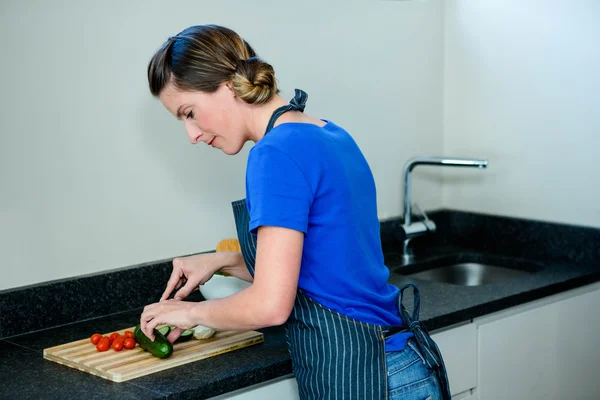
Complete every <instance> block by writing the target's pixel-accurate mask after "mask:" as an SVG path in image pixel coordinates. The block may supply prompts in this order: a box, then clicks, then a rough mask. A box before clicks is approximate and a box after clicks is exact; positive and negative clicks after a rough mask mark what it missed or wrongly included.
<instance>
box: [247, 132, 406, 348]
mask: <svg viewBox="0 0 600 400" xmlns="http://www.w3.org/2000/svg"><path fill="white" fill-rule="evenodd" d="M325 122H327V124H326V125H325V126H324V127H319V126H317V125H314V124H306V123H295V122H292V123H282V124H280V125H278V126H276V127H275V128H273V129H272V130H271V131H270V132H269V133H268V134H267V135H266V136H265V137H264V138H263V139H261V140H260V141H258V142H257V143H256V145H254V147H253V148H252V149H251V150H250V154H249V156H248V165H247V169H246V202H247V206H248V211H249V213H250V232H252V233H253V234H256V232H257V229H258V227H259V226H278V227H284V228H289V229H294V230H298V231H301V232H304V233H305V236H304V249H303V252H302V263H301V267H300V277H299V281H298V286H299V287H300V288H301V289H302V290H303V291H304V292H305V294H306V295H308V296H309V297H310V298H312V299H313V300H315V301H317V302H318V303H320V304H322V305H323V306H325V307H327V308H330V309H332V310H334V311H337V312H339V313H340V314H343V315H347V316H349V317H351V318H354V319H357V320H359V321H363V322H367V323H372V324H376V325H401V324H402V322H401V318H400V315H399V312H398V304H397V301H398V291H399V290H398V288H397V287H395V286H393V285H391V284H389V283H388V282H387V281H388V277H389V270H388V268H387V267H386V266H385V264H384V260H383V253H382V249H381V237H380V226H379V219H378V217H377V201H376V191H375V181H374V179H373V175H372V173H371V169H370V168H369V165H368V163H367V161H366V159H365V157H364V156H363V154H362V152H361V151H360V149H359V147H358V145H357V144H356V142H355V141H354V139H353V138H352V137H351V136H350V134H349V133H348V132H346V131H345V130H344V129H343V128H341V127H339V126H337V125H335V124H334V123H332V122H330V121H325ZM410 336H412V334H411V333H399V334H396V335H394V336H392V337H391V338H388V339H387V341H386V351H396V350H402V349H403V348H404V346H405V344H406V340H408V338H409V337H410Z"/></svg>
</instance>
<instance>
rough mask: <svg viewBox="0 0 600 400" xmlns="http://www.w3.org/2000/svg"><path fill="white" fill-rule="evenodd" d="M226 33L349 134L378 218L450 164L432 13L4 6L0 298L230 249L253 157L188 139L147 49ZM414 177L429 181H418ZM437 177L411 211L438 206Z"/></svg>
mask: <svg viewBox="0 0 600 400" xmlns="http://www.w3.org/2000/svg"><path fill="white" fill-rule="evenodd" d="M202 23H219V24H223V25H227V26H229V27H231V28H233V29H235V30H237V31H239V33H240V34H242V36H244V37H245V38H246V39H247V40H248V41H249V42H250V43H251V44H252V45H253V46H254V47H255V49H256V50H257V51H258V53H259V55H260V56H262V57H263V58H265V59H266V60H267V61H269V62H271V63H272V64H273V65H274V66H275V68H276V72H277V76H278V78H279V81H280V85H281V86H282V88H283V89H284V94H286V95H287V96H288V97H291V95H292V94H293V89H294V87H300V88H303V89H304V90H306V91H307V92H308V93H309V102H308V108H307V112H308V113H310V114H313V115H316V116H318V117H322V118H328V119H331V120H334V121H335V122H337V123H339V124H341V125H343V126H345V127H346V128H347V129H349V130H350V132H351V133H352V134H353V135H354V136H355V138H356V139H357V141H358V142H359V145H360V146H361V147H362V149H363V151H364V153H365V155H366V157H367V159H368V160H369V161H370V163H371V166H372V168H373V172H374V174H375V178H376V181H377V184H378V196H379V198H378V201H379V207H380V213H381V214H380V217H382V218H385V217H389V216H393V215H400V213H401V211H400V209H401V190H400V175H401V168H402V165H403V164H404V162H405V161H406V160H407V159H408V158H409V157H410V156H413V155H415V154H439V153H441V151H442V97H441V95H440V94H441V92H442V83H443V73H442V69H443V5H442V3H441V2H439V1H429V2H388V1H340V0H336V1H327V2H322V1H315V0H312V1H303V2H295V3H294V2H283V1H267V0H261V1H258V0H257V1H253V2H252V3H251V4H249V3H248V2H245V1H242V0H239V1H232V0H229V1H219V2H209V1H201V0H193V1H191V0H181V1H178V2H170V3H168V5H167V3H165V2H159V1H142V0H135V1H133V0H131V1H126V2H121V1H116V0H110V1H103V2H92V1H76V0H64V1H55V2H46V1H42V0H37V1H34V0H30V1H17V0H8V1H6V0H5V1H3V2H2V3H1V5H0V52H1V54H2V55H1V59H2V61H1V62H0V87H2V91H3V96H0V266H1V267H0V268H2V269H4V270H5V272H7V273H5V274H4V275H3V277H4V279H2V280H1V281H0V289H6V288H13V287H18V286H22V285H27V284H33V283H37V282H42V281H48V280H52V279H58V278H65V277H71V276H76V275H83V274H88V273H94V272H98V271H105V270H110V269H114V268H119V267H124V266H129V265H133V264H137V263H142V262H146V261H153V260H159V259H164V258H170V257H174V256H178V255H183V254H189V253H194V252H199V251H206V250H210V249H214V247H215V245H216V243H217V242H218V241H219V240H220V239H222V238H224V237H233V236H234V235H235V233H234V224H233V218H232V213H231V209H230V201H232V200H235V199H238V198H241V197H243V196H244V173H245V162H246V156H247V150H248V148H249V146H248V147H246V148H245V150H244V151H243V152H242V153H241V154H240V155H238V156H237V157H227V156H225V155H223V154H221V153H219V152H217V151H214V150H212V149H209V148H207V147H202V146H200V147H198V146H196V147H193V146H190V145H189V144H188V143H187V141H186V136H185V133H184V130H183V126H182V124H181V123H180V122H179V121H176V120H175V119H174V118H173V117H172V116H171V115H170V114H168V112H167V111H166V110H164V109H163V108H162V106H161V105H160V103H159V102H158V101H157V100H156V99H154V98H152V96H151V95H150V93H149V91H148V89H147V82H146V66H147V62H148V60H149V58H150V56H151V54H152V53H153V51H154V50H155V49H156V48H157V47H158V46H159V45H160V44H161V43H162V42H163V41H164V40H165V39H166V38H167V37H168V36H169V35H173V34H176V33H178V32H179V31H180V30H182V29H184V28H186V27H187V26H189V25H194V24H202ZM419 176H420V177H421V179H419ZM439 179H440V177H439V176H435V175H434V176H431V174H417V176H416V179H415V182H414V184H415V185H414V186H415V188H414V193H415V197H416V198H418V199H419V202H420V203H421V205H422V206H424V207H425V208H437V207H439V206H441V203H442V199H441V190H440V188H439Z"/></svg>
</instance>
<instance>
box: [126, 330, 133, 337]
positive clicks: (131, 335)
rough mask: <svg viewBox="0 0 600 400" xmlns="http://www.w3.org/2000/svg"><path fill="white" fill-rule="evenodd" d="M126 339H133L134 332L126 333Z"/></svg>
mask: <svg viewBox="0 0 600 400" xmlns="http://www.w3.org/2000/svg"><path fill="white" fill-rule="evenodd" d="M125 337H126V338H132V337H133V332H131V331H125Z"/></svg>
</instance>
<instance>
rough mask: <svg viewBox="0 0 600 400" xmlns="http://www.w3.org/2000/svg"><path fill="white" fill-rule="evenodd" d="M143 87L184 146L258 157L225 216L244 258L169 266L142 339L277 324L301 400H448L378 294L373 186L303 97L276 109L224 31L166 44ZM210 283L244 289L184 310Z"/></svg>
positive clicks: (199, 30)
mask: <svg viewBox="0 0 600 400" xmlns="http://www.w3.org/2000/svg"><path fill="white" fill-rule="evenodd" d="M148 79H149V85H150V91H151V92H152V94H153V95H154V96H157V97H158V98H159V99H160V101H161V102H162V104H163V105H164V106H165V108H166V109H167V110H168V111H169V112H171V113H172V114H173V115H174V116H175V117H176V118H178V119H181V120H183V121H184V125H185V129H186V132H187V135H188V137H189V140H190V142H191V143H192V144H197V143H199V142H204V143H206V144H208V145H210V146H212V147H213V148H217V149H220V150H221V151H223V152H224V153H226V154H230V155H234V154H237V153H238V152H239V151H240V150H241V149H242V147H243V146H244V144H245V143H246V142H247V141H252V142H254V143H255V145H254V147H253V148H252V149H251V150H250V153H249V156H248V164H247V170H246V199H244V200H239V201H235V202H233V209H234V216H235V221H236V227H237V232H238V239H239V241H240V244H241V246H242V252H241V253H212V254H201V255H195V256H191V257H187V258H179V259H175V260H174V261H173V273H172V276H171V278H170V280H169V282H168V283H167V287H166V290H165V292H164V293H163V295H162V297H161V299H160V301H159V302H158V303H155V304H151V305H149V306H147V307H146V308H145V309H144V312H143V314H142V317H141V321H140V323H141V326H142V329H143V331H144V332H145V333H146V335H148V336H149V337H151V338H153V334H152V332H153V329H154V328H155V327H156V326H157V325H159V324H169V325H173V326H177V327H178V329H176V330H174V331H173V332H172V333H171V334H170V335H169V340H170V341H174V340H175V339H176V338H177V337H178V335H180V334H181V331H182V329H188V328H191V327H193V326H196V325H204V326H208V327H211V328H214V329H217V330H251V329H259V328H264V327H268V326H274V325H281V324H284V323H286V322H287V333H288V338H289V350H290V354H291V358H292V365H293V369H294V373H295V375H296V378H297V381H298V389H299V395H300V398H302V399H316V398H319V399H321V398H328V399H341V398H346V399H371V398H373V399H382V398H391V399H395V398H403V399H405V398H409V399H412V398H415V399H425V398H431V399H441V398H442V393H444V395H447V385H446V383H445V382H444V380H445V379H444V378H445V372H444V370H443V363H442V361H441V357H439V353H438V352H437V348H436V347H435V344H433V342H431V341H430V339H429V337H428V335H426V334H425V333H424V332H423V331H422V330H421V329H420V325H419V323H418V321H415V322H414V323H413V324H411V328H412V329H411V330H408V329H405V328H403V323H402V318H401V317H400V313H401V312H405V310H404V307H401V308H402V309H401V310H399V309H398V298H399V291H398V289H397V288H396V287H395V286H393V285H390V284H388V283H387V279H388V276H389V271H388V269H387V268H386V266H385V265H384V262H383V255H382V250H381V242H380V231H379V220H378V218H377V208H376V193H375V182H374V180H373V176H372V174H371V170H370V168H369V166H368V164H367V162H366V160H365V158H364V157H363V155H362V153H361V151H360V149H359V148H358V146H357V145H356V143H355V142H354V140H353V139H352V137H351V136H350V135H349V134H348V133H347V132H346V131H345V130H344V129H343V128H341V127H340V126H338V125H336V124H335V123H333V122H331V121H326V120H321V119H317V118H315V117H312V116H309V115H307V114H304V113H303V110H304V106H305V102H306V99H307V95H306V93H304V92H303V91H301V90H296V96H295V97H294V99H293V100H292V101H291V102H290V103H288V102H286V101H285V100H284V99H283V98H282V97H281V96H279V94H278V93H279V92H278V89H277V84H276V79H275V73H274V70H273V68H272V67H271V65H269V64H268V63H266V62H264V61H262V60H261V59H259V58H258V57H257V56H256V54H255V52H254V50H253V49H252V48H251V47H250V45H249V44H248V43H247V42H245V41H244V40H243V39H242V38H240V36H238V35H237V34H236V33H235V32H233V31H232V30H230V29H227V28H224V27H220V26H215V25H204V26H193V27H190V28H188V29H186V30H184V31H183V32H181V33H179V34H178V35H177V36H173V37H170V38H169V39H168V40H167V42H165V43H164V44H163V45H162V47H160V49H159V50H158V51H157V52H156V53H155V54H154V56H153V57H152V60H151V61H150V64H149V66H148ZM217 271H221V272H226V273H228V274H230V275H233V276H235V277H237V278H240V279H243V280H246V281H248V282H252V285H251V286H249V287H248V288H246V289H244V290H242V291H240V292H238V293H236V294H234V295H232V296H229V297H226V298H222V299H215V300H207V301H203V302H199V303H195V302H184V301H181V300H182V299H184V298H185V297H186V296H187V295H189V293H190V292H191V291H192V290H194V289H196V288H197V287H198V285H202V284H203V283H205V282H206V281H207V280H209V279H210V278H211V277H212V276H213V274H214V273H216V272H217ZM180 286H181V288H180V289H179V290H178V291H177V292H176V294H175V297H174V299H172V300H169V299H168V298H169V297H170V295H171V294H172V293H173V291H174V290H175V289H177V288H178V287H180ZM416 295H417V297H418V292H417V293H416ZM416 311H417V312H418V308H416ZM404 316H405V322H407V325H408V323H410V322H411V321H410V317H409V316H408V314H406V313H405V315H404ZM414 317H415V318H414V319H417V318H418V315H415V316H414ZM406 320H408V321H406ZM436 356H437V357H436ZM440 371H441V372H440ZM438 376H441V377H442V379H441V381H442V382H440V379H439V378H438Z"/></svg>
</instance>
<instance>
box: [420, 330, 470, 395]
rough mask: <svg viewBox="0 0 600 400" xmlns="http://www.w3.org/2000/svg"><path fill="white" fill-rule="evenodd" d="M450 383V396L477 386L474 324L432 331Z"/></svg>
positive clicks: (432, 336)
mask: <svg viewBox="0 0 600 400" xmlns="http://www.w3.org/2000/svg"><path fill="white" fill-rule="evenodd" d="M431 338H432V339H433V340H434V341H435V342H436V344H437V345H438V347H439V349H440V352H441V353H442V357H443V358H444V364H445V365H446V372H447V373H448V382H449V383H450V393H451V394H452V396H454V395H456V394H458V393H463V392H465V391H467V390H470V389H472V388H474V387H475V386H477V327H476V326H475V324H472V323H470V324H467V325H463V326H458V327H453V328H450V329H446V330H444V331H436V332H432V334H431Z"/></svg>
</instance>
